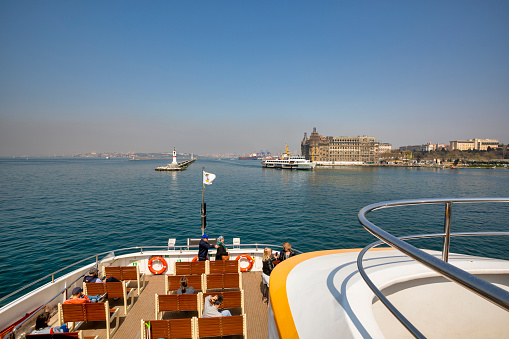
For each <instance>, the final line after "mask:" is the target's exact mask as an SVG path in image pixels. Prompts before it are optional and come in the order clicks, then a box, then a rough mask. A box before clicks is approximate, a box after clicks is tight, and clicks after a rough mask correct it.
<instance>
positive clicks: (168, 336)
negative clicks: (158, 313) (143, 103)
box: [141, 317, 197, 339]
mask: <svg viewBox="0 0 509 339" xmlns="http://www.w3.org/2000/svg"><path fill="white" fill-rule="evenodd" d="M196 321H197V318H196V317H194V318H187V319H169V320H150V321H145V320H142V321H141V339H146V338H147V332H149V331H150V335H149V337H148V338H154V339H155V338H157V339H159V338H164V339H173V338H195V327H196ZM146 324H150V328H149V327H147V325H146Z"/></svg>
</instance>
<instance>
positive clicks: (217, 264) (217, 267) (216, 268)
mask: <svg viewBox="0 0 509 339" xmlns="http://www.w3.org/2000/svg"><path fill="white" fill-rule="evenodd" d="M239 272H240V266H239V261H238V260H216V261H211V262H210V263H209V273H210V274H224V273H239Z"/></svg>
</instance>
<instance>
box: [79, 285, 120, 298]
mask: <svg viewBox="0 0 509 339" xmlns="http://www.w3.org/2000/svg"><path fill="white" fill-rule="evenodd" d="M84 290H85V294H86V295H99V294H104V293H108V298H123V297H124V283H123V282H118V281H112V282H105V283H102V284H99V283H86V284H85V288H84Z"/></svg>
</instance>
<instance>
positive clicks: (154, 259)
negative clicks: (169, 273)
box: [148, 256, 168, 275]
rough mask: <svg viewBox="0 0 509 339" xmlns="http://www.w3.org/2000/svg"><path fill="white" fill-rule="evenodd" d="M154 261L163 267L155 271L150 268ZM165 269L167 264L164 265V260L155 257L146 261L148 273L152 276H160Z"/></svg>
mask: <svg viewBox="0 0 509 339" xmlns="http://www.w3.org/2000/svg"><path fill="white" fill-rule="evenodd" d="M154 261H159V262H160V263H161V264H162V265H163V267H162V268H161V269H160V270H155V269H154V268H153V267H152V263H153V262H154ZM167 268H168V264H167V263H166V260H164V258H163V257H160V256H155V257H152V258H150V260H149V261H148V269H149V271H150V272H152V274H155V275H159V274H162V273H163V272H164V271H166V269H167Z"/></svg>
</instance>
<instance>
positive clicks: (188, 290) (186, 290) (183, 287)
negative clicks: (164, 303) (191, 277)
mask: <svg viewBox="0 0 509 339" xmlns="http://www.w3.org/2000/svg"><path fill="white" fill-rule="evenodd" d="M177 294H194V288H193V287H192V286H189V287H187V277H182V278H180V288H179V289H178V290H177Z"/></svg>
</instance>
